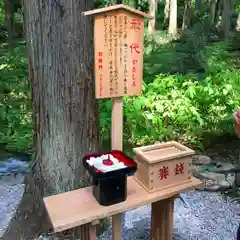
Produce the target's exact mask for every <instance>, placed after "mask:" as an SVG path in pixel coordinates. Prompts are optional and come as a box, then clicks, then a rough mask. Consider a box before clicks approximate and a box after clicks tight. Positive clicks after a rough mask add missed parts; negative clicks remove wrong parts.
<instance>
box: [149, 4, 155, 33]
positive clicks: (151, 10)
mask: <svg viewBox="0 0 240 240" xmlns="http://www.w3.org/2000/svg"><path fill="white" fill-rule="evenodd" d="M148 3H149V14H150V15H151V16H152V17H153V18H152V19H149V21H148V33H150V34H152V33H154V32H155V25H156V10H157V0H149V1H148Z"/></svg>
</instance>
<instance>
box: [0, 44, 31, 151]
mask: <svg viewBox="0 0 240 240" xmlns="http://www.w3.org/2000/svg"><path fill="white" fill-rule="evenodd" d="M1 50H2V51H4V49H1ZM25 50H26V47H25V44H23V46H19V47H16V48H15V49H13V50H12V51H10V52H6V53H4V54H3V55H2V56H1V57H0V72H1V74H0V144H3V145H5V148H6V149H7V150H10V151H22V152H28V151H29V150H31V148H32V121H31V109H30V87H29V82H28V77H27V76H28V68H27V58H26V52H25Z"/></svg>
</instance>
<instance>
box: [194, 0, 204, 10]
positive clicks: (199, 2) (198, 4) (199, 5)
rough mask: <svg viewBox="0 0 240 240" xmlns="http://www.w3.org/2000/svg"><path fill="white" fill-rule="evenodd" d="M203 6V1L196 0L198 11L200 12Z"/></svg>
mask: <svg viewBox="0 0 240 240" xmlns="http://www.w3.org/2000/svg"><path fill="white" fill-rule="evenodd" d="M201 6H202V3H201V0H195V9H196V10H197V11H200V9H201Z"/></svg>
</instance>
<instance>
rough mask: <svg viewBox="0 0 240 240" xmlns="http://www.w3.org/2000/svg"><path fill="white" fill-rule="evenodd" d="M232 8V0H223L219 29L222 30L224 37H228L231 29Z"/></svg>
mask: <svg viewBox="0 0 240 240" xmlns="http://www.w3.org/2000/svg"><path fill="white" fill-rule="evenodd" d="M232 10H233V0H223V13H222V25H221V30H222V33H223V36H224V39H228V37H229V32H230V30H231V17H232Z"/></svg>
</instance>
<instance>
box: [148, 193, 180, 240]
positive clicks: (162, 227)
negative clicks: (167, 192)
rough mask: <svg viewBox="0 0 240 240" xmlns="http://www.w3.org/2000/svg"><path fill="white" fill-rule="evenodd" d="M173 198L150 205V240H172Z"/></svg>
mask: <svg viewBox="0 0 240 240" xmlns="http://www.w3.org/2000/svg"><path fill="white" fill-rule="evenodd" d="M175 198H176V197H175V196H174V197H171V198H169V199H165V200H162V201H158V202H155V203H152V230H151V239H152V240H172V238H173V215H174V199H175Z"/></svg>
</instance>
